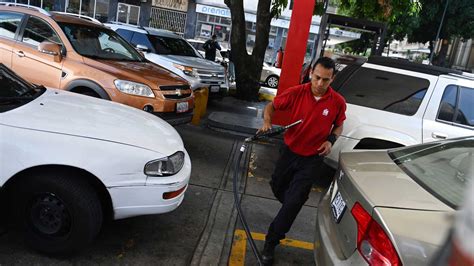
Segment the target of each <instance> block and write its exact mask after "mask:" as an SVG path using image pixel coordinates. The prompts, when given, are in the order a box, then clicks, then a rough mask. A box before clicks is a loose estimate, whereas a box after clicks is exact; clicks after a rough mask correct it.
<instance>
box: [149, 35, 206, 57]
mask: <svg viewBox="0 0 474 266" xmlns="http://www.w3.org/2000/svg"><path fill="white" fill-rule="evenodd" d="M149 37H150V42H151V43H152V45H153V47H154V48H155V50H156V53H157V54H162V55H179V56H192V57H200V56H199V55H198V53H197V51H196V50H194V48H193V47H192V46H191V45H190V44H189V43H188V42H187V41H185V40H183V39H180V38H172V37H163V36H157V35H149Z"/></svg>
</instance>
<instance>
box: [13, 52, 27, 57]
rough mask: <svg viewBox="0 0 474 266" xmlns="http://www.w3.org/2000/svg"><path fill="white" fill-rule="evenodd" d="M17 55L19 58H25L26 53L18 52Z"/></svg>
mask: <svg viewBox="0 0 474 266" xmlns="http://www.w3.org/2000/svg"><path fill="white" fill-rule="evenodd" d="M15 54H16V55H18V57H25V53H23V51H16V52H15Z"/></svg>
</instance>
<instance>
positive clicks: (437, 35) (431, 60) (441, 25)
mask: <svg viewBox="0 0 474 266" xmlns="http://www.w3.org/2000/svg"><path fill="white" fill-rule="evenodd" d="M448 4H449V0H446V5H445V6H444V12H443V16H442V17H441V23H439V27H438V33H437V34H436V39H435V47H436V46H438V40H439V34H440V33H441V28H443V22H444V16H446V10H448ZM435 47H433V51H431V55H430V64H433V56H434V52H435Z"/></svg>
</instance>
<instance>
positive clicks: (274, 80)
mask: <svg viewBox="0 0 474 266" xmlns="http://www.w3.org/2000/svg"><path fill="white" fill-rule="evenodd" d="M268 86H270V87H272V88H275V87H277V86H278V79H277V78H275V77H270V78H268Z"/></svg>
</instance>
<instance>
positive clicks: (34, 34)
mask: <svg viewBox="0 0 474 266" xmlns="http://www.w3.org/2000/svg"><path fill="white" fill-rule="evenodd" d="M21 41H22V42H24V43H27V44H31V45H33V46H38V45H39V44H40V43H42V42H44V41H48V42H52V43H56V44H59V45H62V44H61V39H59V37H58V35H57V34H56V32H55V31H54V30H53V29H52V28H51V26H49V24H48V23H46V21H43V20H42V19H40V18H36V17H30V18H28V22H27V23H26V26H25V31H24V32H23V38H22V40H21Z"/></svg>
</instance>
